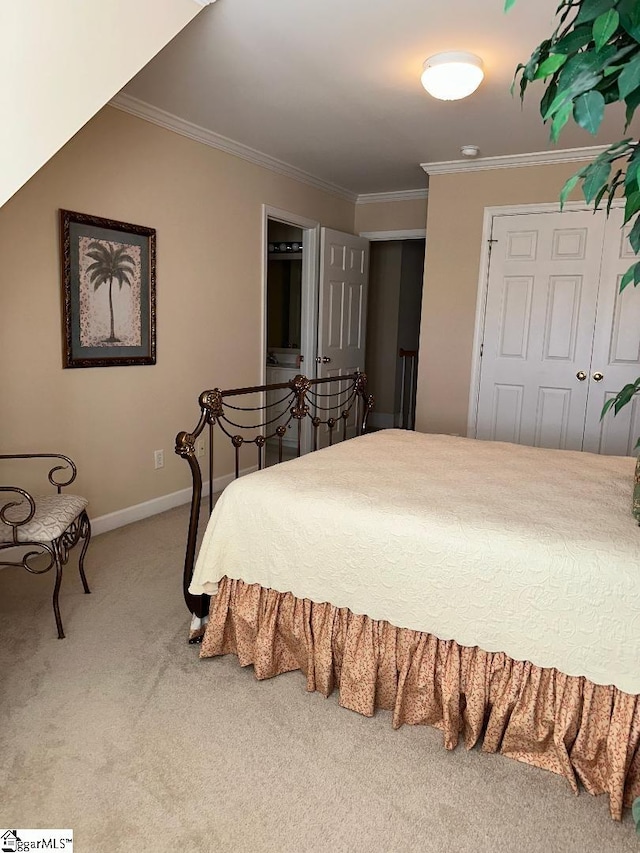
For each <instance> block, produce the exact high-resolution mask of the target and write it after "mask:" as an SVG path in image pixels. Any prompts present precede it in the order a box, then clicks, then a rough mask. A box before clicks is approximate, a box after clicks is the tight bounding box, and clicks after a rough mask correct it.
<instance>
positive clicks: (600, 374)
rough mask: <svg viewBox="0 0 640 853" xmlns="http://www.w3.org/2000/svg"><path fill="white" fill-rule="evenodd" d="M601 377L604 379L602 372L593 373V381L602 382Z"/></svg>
mask: <svg viewBox="0 0 640 853" xmlns="http://www.w3.org/2000/svg"><path fill="white" fill-rule="evenodd" d="M603 379H604V376H603V374H602V373H594V374H593V381H594V382H602V380H603Z"/></svg>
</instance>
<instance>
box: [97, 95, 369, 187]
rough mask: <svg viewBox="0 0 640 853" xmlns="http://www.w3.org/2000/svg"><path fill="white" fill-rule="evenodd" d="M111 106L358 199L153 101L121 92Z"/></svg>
mask: <svg viewBox="0 0 640 853" xmlns="http://www.w3.org/2000/svg"><path fill="white" fill-rule="evenodd" d="M109 104H110V106H112V107H115V108H116V109H118V110H122V111H123V112H125V113H129V114H130V115H133V116H137V118H141V119H144V120H145V121H148V122H151V123H152V124H157V125H159V126H160V127H164V128H166V129H167V130H171V131H173V132H174V133H179V134H180V135H181V136H186V137H187V138H188V139H193V140H195V142H201V143H203V145H208V146H209V147H210V148H217V149H218V150H219V151H225V152H226V153H227V154H233V155H234V156H235V157H241V158H242V159H243V160H248V161H249V163H254V164H255V165H256V166H262V168H263V169H269V170H270V171H271V172H277V173H278V174H279V175H284V176H285V177H287V178H292V179H293V180H294V181H300V182H301V183H303V184H308V185H309V186H311V187H314V188H315V189H317V190H321V191H322V192H325V193H329V194H331V195H334V196H337V197H338V198H341V199H344V200H346V201H350V202H352V203H355V202H356V201H357V199H358V194H357V193H354V192H352V191H351V190H348V189H345V187H340V186H338V185H337V184H332V183H331V182H330V181H325V180H323V179H322V178H316V176H315V175H310V174H309V173H308V172H304V171H303V170H302V169H298V168H296V166H291V165H289V163H284V162H283V161H282V160H277V159H276V158H275V157H270V156H269V155H268V154H263V153H262V151H256V149H255V148H249V146H248V145H243V144H242V143H241V142H235V141H234V140H233V139H229V138H228V137H226V136H221V135H220V134H219V133H215V132H214V131H212V130H208V129H207V128H205V127H201V126H200V125H198V124H193V122H190V121H186V120H185V119H182V118H180V117H179V116H176V115H173V113H168V112H166V111H165V110H161V109H159V108H158V107H154V106H153V105H152V104H148V103H146V101H141V100H139V99H138V98H134V97H132V96H131V95H127V94H126V93H124V92H120V93H119V94H118V95H116V96H115V97H114V98H112V99H111V100H110V101H109Z"/></svg>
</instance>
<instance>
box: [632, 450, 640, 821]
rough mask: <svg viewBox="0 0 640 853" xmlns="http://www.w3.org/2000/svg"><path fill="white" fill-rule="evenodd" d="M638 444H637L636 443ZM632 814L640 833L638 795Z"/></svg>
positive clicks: (639, 802)
mask: <svg viewBox="0 0 640 853" xmlns="http://www.w3.org/2000/svg"><path fill="white" fill-rule="evenodd" d="M636 446H637V445H636ZM631 815H632V817H633V822H634V823H635V825H636V832H637V833H638V834H640V797H636V798H635V800H634V801H633V805H632V806H631Z"/></svg>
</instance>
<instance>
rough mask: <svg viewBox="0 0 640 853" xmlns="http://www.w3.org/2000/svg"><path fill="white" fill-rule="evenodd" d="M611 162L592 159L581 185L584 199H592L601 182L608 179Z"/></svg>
mask: <svg viewBox="0 0 640 853" xmlns="http://www.w3.org/2000/svg"><path fill="white" fill-rule="evenodd" d="M610 172H611V163H608V162H604V161H601V162H598V161H597V160H594V162H593V163H592V164H591V166H590V167H589V168H588V170H587V173H586V175H585V178H584V183H583V185H582V192H583V195H584V197H585V201H593V199H594V198H595V197H596V196H597V194H598V192H599V190H600V188H601V187H602V185H603V184H606V183H607V181H608V180H609V173H610Z"/></svg>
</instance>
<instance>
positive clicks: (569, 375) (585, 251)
mask: <svg viewBox="0 0 640 853" xmlns="http://www.w3.org/2000/svg"><path fill="white" fill-rule="evenodd" d="M493 222H494V226H493V232H492V239H493V242H492V251H491V264H490V270H489V285H488V291H487V303H486V315H485V330H484V338H483V354H482V362H481V375H480V390H479V398H478V415H477V428H476V437H477V438H482V439H490V440H495V441H509V442H514V443H516V444H528V445H534V446H537V447H549V448H564V449H569V450H581V449H582V444H583V433H584V427H585V417H586V410H587V400H588V391H589V385H590V382H589V377H590V369H591V353H592V347H593V335H594V321H595V316H596V306H597V300H598V283H599V279H600V266H601V261H602V248H603V237H604V225H605V219H604V216H594V214H593V213H592V212H590V211H577V212H574V211H570V212H564V213H539V214H517V215H513V216H497V217H495V218H494V221H493Z"/></svg>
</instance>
